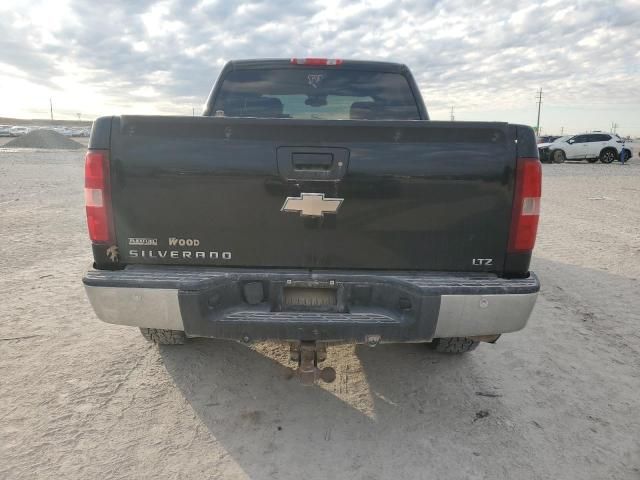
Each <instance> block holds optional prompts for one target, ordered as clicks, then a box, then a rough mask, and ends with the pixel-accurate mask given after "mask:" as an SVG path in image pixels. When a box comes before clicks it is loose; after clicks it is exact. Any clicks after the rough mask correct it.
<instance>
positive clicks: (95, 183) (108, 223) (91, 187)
mask: <svg viewBox="0 0 640 480" xmlns="http://www.w3.org/2000/svg"><path fill="white" fill-rule="evenodd" d="M84 200H85V206H86V210H87V226H88V227H89V238H91V241H92V242H93V243H108V244H112V243H115V241H114V235H113V221H112V218H111V196H110V183H109V154H108V152H107V151H104V150H90V151H88V152H87V155H86V156H85V161H84Z"/></svg>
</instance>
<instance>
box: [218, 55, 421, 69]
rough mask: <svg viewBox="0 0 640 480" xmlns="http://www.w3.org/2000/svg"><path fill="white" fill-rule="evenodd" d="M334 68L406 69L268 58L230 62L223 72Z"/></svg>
mask: <svg viewBox="0 0 640 480" xmlns="http://www.w3.org/2000/svg"><path fill="white" fill-rule="evenodd" d="M309 60H314V61H322V60H327V61H338V62H339V63H338V64H337V65H336V64H331V63H325V64H322V63H319V62H318V63H315V62H314V63H305V61H309ZM310 66H311V67H317V68H325V67H329V68H331V67H334V68H342V69H349V70H366V71H373V72H388V73H400V72H403V71H407V70H408V68H407V66H406V65H404V64H402V63H394V62H379V61H373V60H342V59H319V58H313V59H310V58H302V57H300V58H298V57H294V58H268V59H264V58H261V59H243V60H230V61H229V62H227V64H226V65H225V70H226V69H230V70H240V69H253V68H274V67H277V68H300V67H310Z"/></svg>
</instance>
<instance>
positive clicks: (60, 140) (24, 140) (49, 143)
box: [3, 130, 85, 150]
mask: <svg viewBox="0 0 640 480" xmlns="http://www.w3.org/2000/svg"><path fill="white" fill-rule="evenodd" d="M3 147H4V148H48V149H54V150H79V149H81V148H85V147H84V145H82V144H80V143H78V142H76V141H74V140H71V139H70V138H67V137H65V136H64V135H62V134H60V133H58V132H54V131H53V130H34V131H33V132H30V133H27V134H26V135H23V136H21V137H18V138H14V139H13V140H11V141H10V142H7V143H5V144H4V145H3Z"/></svg>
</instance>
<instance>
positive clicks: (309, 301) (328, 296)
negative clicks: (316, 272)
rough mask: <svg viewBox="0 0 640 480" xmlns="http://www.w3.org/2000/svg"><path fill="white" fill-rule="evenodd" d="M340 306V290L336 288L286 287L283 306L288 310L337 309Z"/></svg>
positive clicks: (283, 294) (283, 292)
mask: <svg viewBox="0 0 640 480" xmlns="http://www.w3.org/2000/svg"><path fill="white" fill-rule="evenodd" d="M337 305H338V289H337V288H336V287H309V286H295V287H293V286H292V287H290V286H286V287H284V289H283V291H282V306H283V307H284V308H286V309H291V308H302V309H321V310H324V309H327V308H330V309H335V308H336V307H337Z"/></svg>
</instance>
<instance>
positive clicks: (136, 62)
mask: <svg viewBox="0 0 640 480" xmlns="http://www.w3.org/2000/svg"><path fill="white" fill-rule="evenodd" d="M0 32H2V34H0V116H9V117H18V118H48V116H49V99H50V98H51V99H52V103H53V109H54V116H55V118H60V119H76V118H78V115H80V118H82V119H85V120H91V119H93V118H95V117H97V116H101V115H117V114H127V113H137V114H168V115H192V114H193V112H194V111H195V113H196V115H197V114H198V113H199V112H200V111H201V110H202V105H203V103H204V101H205V100H206V97H207V95H208V94H209V91H210V89H211V87H212V85H213V82H214V81H215V79H216V78H217V76H218V73H219V71H220V69H221V68H222V66H223V65H224V64H225V62H226V61H228V60H230V59H243V58H264V57H268V58H290V57H305V56H309V57H311V56H314V57H330V58H343V59H364V60H386V61H393V62H400V63H404V64H406V65H408V66H409V68H410V69H411V70H412V71H413V74H414V76H415V77H416V80H417V82H418V84H419V86H420V89H421V91H422V95H423V97H424V99H425V103H426V104H427V108H428V110H429V113H430V116H431V118H432V119H435V120H449V119H450V116H451V108H452V107H453V112H454V117H455V119H456V120H479V121H481V120H490V121H493V120H500V121H508V122H514V123H516V122H517V123H524V124H527V125H532V126H535V124H536V116H537V104H536V101H537V100H536V92H537V91H538V90H539V89H540V88H542V91H543V103H542V113H541V120H540V125H541V133H548V134H554V133H556V134H560V133H561V132H562V133H565V134H566V133H579V132H582V131H591V130H602V131H610V130H611V128H612V124H613V123H616V124H617V132H618V133H621V134H623V135H631V136H634V137H640V0H620V1H617V0H604V1H577V2H571V1H566V0H546V1H540V2H535V1H533V0H531V1H528V2H518V1H512V0H495V1H492V0H475V1H470V0H370V1H340V0H321V1H316V2H314V1H305V0H273V1H254V0H246V1H239V2H234V1H231V0H194V1H191V0H167V1H160V2H151V1H145V0H130V1H116V0H105V1H101V2H95V1H88V0H86V1H82V0H66V1H65V0H60V1H37V0H31V1H29V2H25V1H24V0H20V1H14V0H2V2H0Z"/></svg>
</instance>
